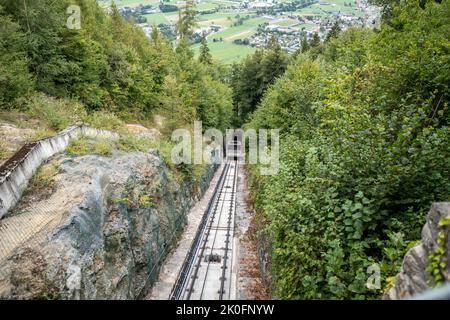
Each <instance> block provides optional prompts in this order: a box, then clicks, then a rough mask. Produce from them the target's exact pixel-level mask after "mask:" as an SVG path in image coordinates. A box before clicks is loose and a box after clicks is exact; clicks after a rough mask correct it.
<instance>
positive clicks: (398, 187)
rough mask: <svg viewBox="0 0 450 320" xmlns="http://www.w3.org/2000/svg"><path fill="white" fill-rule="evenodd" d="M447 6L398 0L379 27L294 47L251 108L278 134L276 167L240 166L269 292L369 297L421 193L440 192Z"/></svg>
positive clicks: (438, 197) (404, 242)
mask: <svg viewBox="0 0 450 320" xmlns="http://www.w3.org/2000/svg"><path fill="white" fill-rule="evenodd" d="M449 14H450V2H449V1H443V2H442V3H440V4H439V3H436V2H434V1H429V2H426V5H425V8H424V9H422V8H420V6H419V4H418V3H416V2H403V1H402V2H400V4H399V5H398V6H397V5H395V6H394V9H393V11H392V17H391V18H390V20H389V23H384V24H383V25H382V27H381V30H380V32H373V31H368V30H365V29H350V30H348V31H347V32H344V33H343V34H341V35H340V36H339V37H338V38H337V39H331V40H330V41H329V42H328V43H326V44H325V45H324V48H323V49H324V51H323V52H324V54H323V55H319V56H318V57H317V58H316V59H314V58H312V57H311V55H310V53H305V54H299V56H298V57H297V58H296V61H295V62H294V63H293V64H292V65H291V66H289V68H288V71H287V72H286V74H285V75H284V76H283V77H281V78H280V79H279V80H278V81H277V82H276V83H275V84H274V85H273V86H272V87H271V88H270V89H269V90H268V91H267V93H266V94H265V96H264V97H263V99H262V102H261V104H260V106H259V107H258V109H257V110H256V112H255V113H254V114H253V115H252V117H251V121H250V123H249V124H248V126H249V127H253V128H282V134H283V136H282V137H281V142H280V143H281V145H280V172H279V174H278V175H275V176H259V172H258V170H257V169H258V168H257V167H256V168H253V169H252V170H251V186H252V193H253V196H254V198H255V206H256V209H257V211H258V215H259V217H260V219H262V220H263V221H265V223H264V224H263V226H264V228H263V230H261V232H262V233H263V234H265V235H266V237H267V238H268V239H269V241H270V246H271V250H270V251H271V258H272V264H271V272H272V273H273V275H274V277H273V278H274V279H275V281H276V283H275V285H276V288H277V291H276V296H278V297H279V298H286V299H321V298H322V299H362V298H379V297H380V295H381V294H382V293H383V287H384V288H386V287H388V286H389V285H390V284H391V283H392V276H394V275H395V274H396V273H397V272H398V271H399V269H400V265H401V261H402V258H403V255H404V254H405V252H406V250H407V249H408V248H409V247H410V246H411V244H413V243H416V240H417V239H419V238H420V230H421V228H422V226H423V224H424V222H425V219H424V218H425V215H426V213H427V212H428V210H429V208H430V205H431V203H432V202H434V201H448V200H450V181H449V179H448V177H450V166H449V164H450V163H449V160H448V159H450V126H449V121H448V119H450V114H449V108H448V101H449V98H450V96H449V90H448V85H449V83H448V79H450V71H449V70H450V69H449V68H443V66H448V63H449V61H450V53H449V51H448V50H446V49H444V47H445V44H446V43H447V42H448V39H447V35H446V34H448V32H447V31H448V19H447V17H448V16H449ZM446 30H447V31H446ZM316 54H317V53H314V55H316ZM425 66H426V67H425ZM374 263H376V264H377V265H378V266H379V267H380V271H381V280H382V286H381V288H379V289H377V290H371V289H369V288H368V287H367V286H366V281H367V280H368V277H369V276H370V274H369V273H367V268H368V267H369V266H371V265H372V264H374Z"/></svg>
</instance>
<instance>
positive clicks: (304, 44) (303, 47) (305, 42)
mask: <svg viewBox="0 0 450 320" xmlns="http://www.w3.org/2000/svg"><path fill="white" fill-rule="evenodd" d="M300 48H301V52H302V53H303V52H306V51H308V50H309V43H308V39H306V35H303V38H302V41H301V42H300Z"/></svg>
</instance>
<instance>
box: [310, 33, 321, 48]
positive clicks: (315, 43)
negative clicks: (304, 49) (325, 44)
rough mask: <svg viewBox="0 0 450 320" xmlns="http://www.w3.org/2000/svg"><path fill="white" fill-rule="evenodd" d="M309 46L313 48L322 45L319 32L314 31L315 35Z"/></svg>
mask: <svg viewBox="0 0 450 320" xmlns="http://www.w3.org/2000/svg"><path fill="white" fill-rule="evenodd" d="M309 46H310V47H311V48H315V47H318V46H320V37H319V34H318V33H317V32H314V35H313V37H312V39H311V40H310V41H309Z"/></svg>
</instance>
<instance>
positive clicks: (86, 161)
mask: <svg viewBox="0 0 450 320" xmlns="http://www.w3.org/2000/svg"><path fill="white" fill-rule="evenodd" d="M45 166H52V167H53V168H56V169H57V170H56V172H55V174H54V176H52V178H51V179H52V181H53V184H52V187H51V189H50V191H49V190H47V191H46V194H45V196H41V197H40V196H39V195H36V194H31V195H28V198H27V196H25V197H24V199H23V200H22V202H21V203H19V205H18V206H17V207H16V209H15V210H14V211H13V212H12V213H9V214H8V215H7V216H6V217H4V218H3V219H2V220H0V239H1V241H0V297H2V298H13V299H30V298H58V299H137V298H140V297H142V296H144V295H145V294H146V292H147V291H148V289H149V288H150V287H151V285H152V283H153V282H154V281H155V279H156V277H157V274H158V271H159V268H160V265H161V263H162V261H163V259H164V257H165V256H166V254H167V253H168V251H169V249H170V247H171V246H172V245H173V244H174V243H175V242H176V241H177V238H178V236H179V234H180V232H181V230H182V228H183V226H184V223H185V220H186V213H187V212H188V210H189V208H190V207H191V206H192V205H193V203H194V202H195V201H196V199H197V198H198V197H199V196H200V195H201V194H202V193H203V192H204V191H205V190H206V188H207V186H208V184H209V181H210V179H211V178H212V176H213V173H214V168H213V167H212V166H210V167H207V168H206V169H205V171H204V173H203V175H202V177H201V179H200V182H199V183H198V184H197V186H194V184H193V183H190V182H187V181H185V182H177V180H179V179H174V178H173V175H172V174H171V173H170V172H169V169H168V168H167V166H166V165H165V163H164V161H163V160H162V157H161V156H160V154H159V153H158V151H156V150H152V151H150V152H148V153H143V152H133V153H125V152H121V151H114V152H113V154H112V155H111V156H108V157H102V156H97V155H85V156H78V157H71V156H68V155H66V154H58V155H56V156H54V157H52V158H51V159H50V161H48V162H47V164H46V165H45ZM31 193H33V192H31ZM28 194H30V192H29V193H28ZM30 196H31V198H30ZM27 199H28V200H27ZM30 199H31V200H30Z"/></svg>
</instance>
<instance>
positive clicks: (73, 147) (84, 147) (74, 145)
mask: <svg viewBox="0 0 450 320" xmlns="http://www.w3.org/2000/svg"><path fill="white" fill-rule="evenodd" d="M65 151H66V152H67V153H68V154H70V155H73V156H82V155H85V154H88V153H90V151H91V150H90V146H89V142H88V138H87V137H86V136H84V135H80V136H78V137H77V138H75V139H72V140H71V141H70V143H69V145H68V146H67V148H66V150H65Z"/></svg>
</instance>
